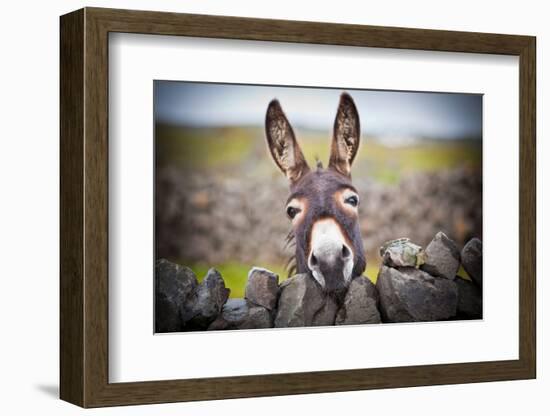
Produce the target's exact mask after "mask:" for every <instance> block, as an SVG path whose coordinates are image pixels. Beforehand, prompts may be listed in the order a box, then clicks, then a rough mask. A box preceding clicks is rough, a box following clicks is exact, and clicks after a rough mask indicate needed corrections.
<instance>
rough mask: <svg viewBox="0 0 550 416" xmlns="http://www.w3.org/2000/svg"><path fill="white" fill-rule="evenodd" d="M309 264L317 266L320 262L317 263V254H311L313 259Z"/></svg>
mask: <svg viewBox="0 0 550 416" xmlns="http://www.w3.org/2000/svg"><path fill="white" fill-rule="evenodd" d="M309 262H310V264H311V265H312V266H317V264H318V261H317V257H315V254H313V253H312V254H311V258H310V260H309Z"/></svg>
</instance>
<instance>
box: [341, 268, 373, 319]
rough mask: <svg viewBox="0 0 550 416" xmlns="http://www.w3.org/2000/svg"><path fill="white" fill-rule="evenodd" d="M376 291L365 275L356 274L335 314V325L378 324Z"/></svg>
mask: <svg viewBox="0 0 550 416" xmlns="http://www.w3.org/2000/svg"><path fill="white" fill-rule="evenodd" d="M377 303H378V291H377V290H376V286H374V284H373V283H372V282H371V281H370V280H369V279H368V278H366V277H363V276H358V277H356V278H355V279H353V280H352V281H351V283H350V285H349V289H348V292H347V293H346V297H345V298H344V303H343V305H342V307H341V308H340V310H339V311H338V315H337V316H336V325H360V324H378V323H380V322H382V320H381V319H380V313H379V312H378V307H377Z"/></svg>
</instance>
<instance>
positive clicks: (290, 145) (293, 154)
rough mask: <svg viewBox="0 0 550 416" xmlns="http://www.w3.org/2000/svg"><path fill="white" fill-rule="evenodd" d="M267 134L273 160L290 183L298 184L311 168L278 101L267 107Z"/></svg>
mask: <svg viewBox="0 0 550 416" xmlns="http://www.w3.org/2000/svg"><path fill="white" fill-rule="evenodd" d="M265 133H266V137H267V144H268V146H269V151H270V152H271V156H272V157H273V160H274V161H275V163H276V164H277V166H278V167H279V169H281V171H282V172H283V173H284V174H285V175H286V177H287V178H288V179H289V180H290V182H291V183H296V182H297V181H298V180H299V179H300V178H301V177H302V176H304V175H305V174H306V173H307V172H309V166H308V164H307V162H306V159H305V158H304V154H303V153H302V150H301V149H300V146H299V145H298V142H297V141H296V137H295V136H294V131H293V130H292V126H291V125H290V123H289V122H288V120H287V118H286V116H285V113H283V109H282V108H281V105H280V104H279V101H277V100H273V101H271V102H270V103H269V106H268V107H267V113H266V116H265Z"/></svg>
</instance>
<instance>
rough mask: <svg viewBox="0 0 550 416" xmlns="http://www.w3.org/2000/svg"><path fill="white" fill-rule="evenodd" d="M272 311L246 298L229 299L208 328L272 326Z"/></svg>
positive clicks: (226, 328)
mask: <svg viewBox="0 0 550 416" xmlns="http://www.w3.org/2000/svg"><path fill="white" fill-rule="evenodd" d="M272 326H273V321H272V318H271V313H270V312H269V311H268V310H267V309H266V308H264V307H263V306H258V305H255V304H253V303H251V302H249V301H247V300H246V299H229V300H228V301H227V302H226V303H225V305H223V308H222V311H221V314H220V315H219V316H218V318H217V319H216V320H215V321H214V322H212V323H211V324H210V326H209V327H208V330H209V331H210V330H223V329H225V330H228V329H259V328H271V327H272Z"/></svg>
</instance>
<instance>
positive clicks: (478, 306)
mask: <svg viewBox="0 0 550 416" xmlns="http://www.w3.org/2000/svg"><path fill="white" fill-rule="evenodd" d="M454 281H455V283H456V287H457V289H458V305H457V308H456V315H457V318H465V319H481V318H482V316H483V301H482V295H481V290H480V289H479V287H477V286H476V285H475V284H474V283H472V282H470V281H468V280H465V279H462V278H461V277H460V276H457V277H456V279H455V280H454Z"/></svg>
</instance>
